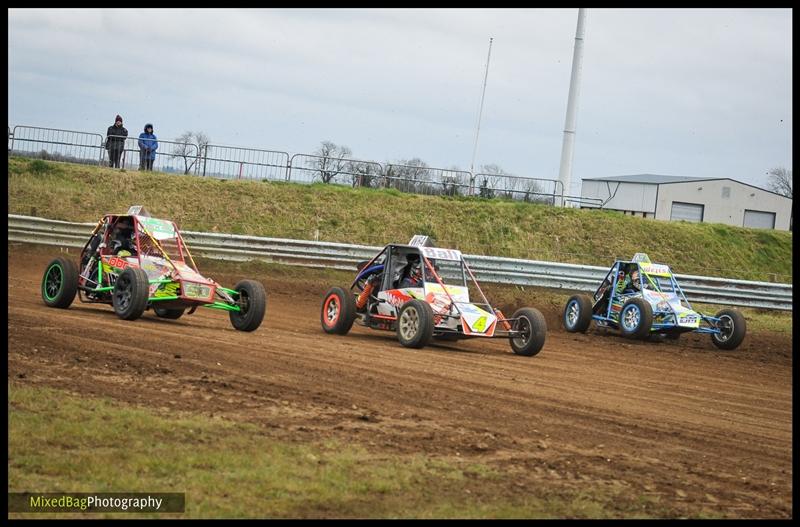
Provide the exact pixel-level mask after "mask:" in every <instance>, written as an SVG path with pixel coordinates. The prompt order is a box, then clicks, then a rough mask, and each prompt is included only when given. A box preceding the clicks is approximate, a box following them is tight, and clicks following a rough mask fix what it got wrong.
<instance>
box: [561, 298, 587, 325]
mask: <svg viewBox="0 0 800 527" xmlns="http://www.w3.org/2000/svg"><path fill="white" fill-rule="evenodd" d="M591 322H592V301H591V299H589V297H588V296H586V295H573V296H571V297H570V299H569V300H567V305H566V306H565V307H564V329H566V330H567V331H569V332H570V333H583V332H585V331H586V330H587V329H589V324H590V323H591Z"/></svg>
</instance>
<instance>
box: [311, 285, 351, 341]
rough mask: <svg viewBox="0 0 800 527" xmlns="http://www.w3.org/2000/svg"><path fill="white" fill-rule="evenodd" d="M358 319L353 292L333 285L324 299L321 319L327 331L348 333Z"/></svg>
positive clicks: (323, 327) (337, 333) (340, 333)
mask: <svg viewBox="0 0 800 527" xmlns="http://www.w3.org/2000/svg"><path fill="white" fill-rule="evenodd" d="M355 319H356V301H355V299H354V298H353V294H352V293H350V292H348V291H345V290H344V289H342V288H341V287H331V288H330V289H329V290H328V292H327V293H325V297H324V298H323V300H322V308H321V310H320V314H319V320H320V323H321V324H322V329H323V330H324V331H325V333H332V334H336V335H347V333H348V332H349V331H350V328H352V327H353V322H354V321H355Z"/></svg>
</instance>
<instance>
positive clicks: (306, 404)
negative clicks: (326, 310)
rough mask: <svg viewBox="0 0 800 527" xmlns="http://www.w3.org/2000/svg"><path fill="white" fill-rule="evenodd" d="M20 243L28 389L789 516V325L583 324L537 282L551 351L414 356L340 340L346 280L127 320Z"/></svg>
mask: <svg viewBox="0 0 800 527" xmlns="http://www.w3.org/2000/svg"><path fill="white" fill-rule="evenodd" d="M8 248H9V255H8V265H9V274H8V290H9V307H8V331H9V340H8V345H9V350H8V368H9V371H8V377H9V379H10V380H11V379H13V380H14V381H15V382H19V383H26V384H29V385H45V386H51V387H57V388H63V389H67V390H69V391H71V392H76V393H80V394H86V395H97V396H105V397H111V398H113V399H116V400H120V401H125V402H129V403H134V404H137V405H142V406H146V407H150V408H155V409H157V410H159V411H164V412H169V411H171V410H175V409H179V410H185V411H192V412H196V413H200V414H205V415H209V416H221V417H225V418H229V419H238V420H245V421H249V422H255V423H259V424H261V425H263V427H264V433H265V434H267V435H270V436H274V437H276V438H281V439H288V440H292V441H319V440H325V439H327V438H336V439H339V440H344V441H347V442H351V443H357V444H360V445H363V446H364V447H366V448H367V449H370V450H372V451H375V452H383V453H386V455H398V454H400V455H402V454H406V453H425V454H427V455H430V456H435V457H443V458H447V459H459V458H461V459H466V460H468V461H470V462H478V463H485V464H487V465H489V466H491V467H493V468H495V469H496V470H499V471H500V472H502V473H505V474H507V480H508V481H507V487H506V488H505V489H504V490H503V492H504V493H505V494H507V495H523V494H526V493H530V494H536V493H537V492H538V489H547V491H548V492H555V493H558V494H561V495H563V496H571V495H576V494H577V493H579V492H581V491H583V490H588V489H593V490H592V492H594V491H596V490H597V489H601V491H602V489H606V490H608V491H609V492H611V493H613V495H618V496H620V500H621V501H625V502H626V509H625V510H630V509H629V506H630V503H632V502H637V501H639V502H641V503H642V508H643V509H645V510H647V509H650V510H656V511H658V510H663V511H666V513H667V514H669V515H675V516H691V517H695V516H703V515H711V516H724V517H749V518H753V517H761V518H775V517H779V518H788V517H791V516H792V407H791V403H792V376H791V369H792V353H791V352H792V350H791V339H790V337H786V336H783V335H778V334H769V333H762V334H759V333H752V334H749V335H748V336H747V338H746V339H745V342H744V344H743V345H742V346H741V347H740V348H739V349H738V350H736V351H733V352H723V351H720V350H717V349H716V348H714V347H713V346H712V344H711V342H710V339H709V338H708V337H703V336H700V335H694V334H689V335H683V336H682V337H681V339H680V340H679V341H678V342H661V343H652V342H641V341H631V340H626V339H623V338H621V337H619V336H617V335H616V334H615V333H613V332H609V333H608V334H603V333H601V332H599V331H597V330H590V331H589V333H587V334H585V335H575V334H570V333H566V332H565V331H564V330H563V329H562V328H561V327H560V326H559V325H558V323H557V322H556V321H558V320H559V317H560V313H559V312H558V310H557V309H556V307H555V306H537V304H536V301H535V297H534V296H533V295H532V298H531V301H530V304H531V305H533V306H536V307H540V308H541V309H542V310H543V311H545V314H546V316H547V319H548V324H549V332H548V334H547V341H546V343H545V347H544V349H543V350H542V352H541V353H540V354H539V355H538V356H536V357H531V358H528V357H520V356H516V355H514V354H513V353H512V352H511V348H510V346H509V345H508V342H507V341H503V340H500V339H491V340H488V339H487V340H483V339H481V340H478V339H475V340H467V341H460V342H456V343H446V344H436V345H431V346H429V347H426V348H424V349H422V350H409V349H406V348H403V347H402V346H400V344H399V343H398V342H397V339H396V338H395V336H394V334H393V333H388V332H378V331H372V330H368V329H366V328H363V327H360V326H357V325H356V326H354V328H353V330H352V331H351V333H350V334H349V335H347V336H344V337H342V336H332V335H327V334H325V333H324V332H323V331H322V329H321V328H320V322H319V311H320V302H321V299H322V295H323V294H324V292H325V290H327V288H328V287H330V286H332V285H342V284H326V283H323V282H322V281H318V282H319V283H317V282H316V281H315V280H313V279H310V280H299V279H297V280H295V279H286V278H283V277H282V278H281V279H280V280H278V279H275V278H271V277H270V276H254V277H249V278H256V279H259V280H261V281H262V282H263V283H264V284H265V286H266V288H267V295H268V305H267V315H266V319H265V321H264V324H263V325H262V326H261V327H260V328H259V329H258V330H257V331H255V332H254V333H242V332H238V331H235V330H234V329H233V328H232V326H231V325H230V322H229V320H228V316H227V314H226V313H225V312H218V311H213V310H203V309H200V310H198V311H197V312H196V313H195V314H193V315H191V316H184V317H183V318H181V319H179V320H175V321H173V320H161V319H159V318H157V317H156V316H155V315H154V314H153V312H152V311H148V312H146V313H145V315H144V316H143V317H142V318H141V319H139V320H137V321H133V322H127V321H123V320H121V319H119V318H118V317H117V316H116V315H115V314H114V312H113V310H112V308H111V307H110V306H104V305H89V304H81V303H79V302H77V300H76V302H75V303H74V304H73V305H72V306H71V307H70V309H67V310H60V309H52V308H48V307H46V306H45V305H44V303H43V302H42V299H41V295H40V293H39V287H40V282H41V277H42V273H43V271H44V269H45V266H46V264H47V262H48V261H49V260H50V259H51V258H53V257H54V256H58V255H59V250H58V248H41V247H31V246H24V245H18V244H9V247H8ZM70 256H71V257H72V258H77V256H76V255H75V254H74V251H73V252H71V253H70ZM202 270H203V268H202V266H201V271H202ZM212 276H213V277H214V278H215V279H217V280H218V281H220V282H221V283H223V285H227V286H231V285H232V284H233V283H235V281H237V280H238V279H241V278H246V277H245V276H233V275H226V273H225V272H217V273H213V274H212ZM490 298H491V296H490ZM509 307H514V306H509ZM516 307H520V306H516ZM506 312H507V313H508V311H506ZM477 494H478V495H479V494H480V491H479V490H478V491H477ZM590 494H591V492H590ZM653 507H655V508H653Z"/></svg>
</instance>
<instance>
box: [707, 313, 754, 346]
mask: <svg viewBox="0 0 800 527" xmlns="http://www.w3.org/2000/svg"><path fill="white" fill-rule="evenodd" d="M714 316H715V317H716V318H719V319H720V322H718V323H717V327H718V328H719V329H720V331H721V333H720V334H716V333H712V334H711V342H713V343H714V345H715V346H716V347H718V348H719V349H722V350H732V349H736V348H738V347H739V345H740V344H741V343H742V341H743V340H744V336H745V333H747V324H746V323H745V320H744V315H742V313H741V312H740V311H739V310H737V309H723V310H721V311H719V312H718V313H717V314H716V315H714Z"/></svg>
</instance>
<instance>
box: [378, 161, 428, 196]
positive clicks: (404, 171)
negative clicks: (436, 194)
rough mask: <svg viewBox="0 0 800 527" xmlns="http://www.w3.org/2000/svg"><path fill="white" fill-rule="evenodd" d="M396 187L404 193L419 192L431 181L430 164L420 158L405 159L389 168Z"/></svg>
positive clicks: (389, 173)
mask: <svg viewBox="0 0 800 527" xmlns="http://www.w3.org/2000/svg"><path fill="white" fill-rule="evenodd" d="M389 168H390V170H389V172H388V173H387V175H390V176H391V177H393V178H395V179H394V180H393V183H394V187H395V188H396V189H397V190H400V191H402V192H418V191H420V190H422V189H423V187H424V186H425V183H426V182H427V181H429V180H430V171H429V170H428V164H427V163H426V162H425V161H423V160H422V159H420V158H418V157H414V158H412V159H404V160H401V161H399V162H398V163H397V164H396V165H392V166H391V167H389Z"/></svg>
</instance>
